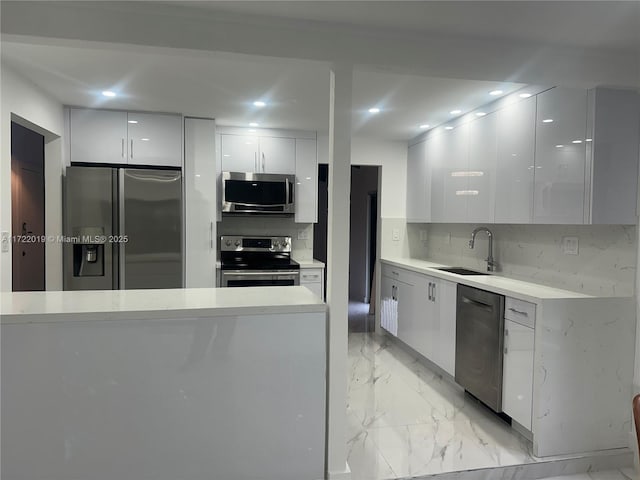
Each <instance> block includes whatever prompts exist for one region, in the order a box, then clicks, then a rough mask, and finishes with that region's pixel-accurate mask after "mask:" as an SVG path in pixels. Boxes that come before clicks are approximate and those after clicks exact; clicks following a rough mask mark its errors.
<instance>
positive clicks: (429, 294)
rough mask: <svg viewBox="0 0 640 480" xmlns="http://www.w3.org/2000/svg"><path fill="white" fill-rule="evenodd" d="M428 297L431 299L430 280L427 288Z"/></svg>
mask: <svg viewBox="0 0 640 480" xmlns="http://www.w3.org/2000/svg"><path fill="white" fill-rule="evenodd" d="M427 298H428V299H429V300H431V282H429V287H428V288H427Z"/></svg>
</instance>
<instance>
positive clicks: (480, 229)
mask: <svg viewBox="0 0 640 480" xmlns="http://www.w3.org/2000/svg"><path fill="white" fill-rule="evenodd" d="M480 232H484V233H486V234H487V237H488V238H489V254H488V255H487V271H489V272H495V270H496V267H497V266H498V264H497V263H496V262H495V260H494V259H493V233H492V232H491V230H489V229H488V228H487V227H478V228H476V229H475V230H474V231H473V232H471V240H469V248H471V249H472V248H473V247H474V246H475V242H476V235H477V234H478V233H480Z"/></svg>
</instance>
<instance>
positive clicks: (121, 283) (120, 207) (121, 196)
mask: <svg viewBox="0 0 640 480" xmlns="http://www.w3.org/2000/svg"><path fill="white" fill-rule="evenodd" d="M131 144H132V145H133V140H131ZM132 156H133V153H132ZM124 201H125V199H124V168H120V169H118V236H124V235H126V232H125V231H124V207H125V205H124ZM117 249H118V281H119V288H120V290H124V289H125V284H124V278H125V275H124V274H125V271H124V270H125V258H124V255H125V252H124V249H125V244H124V242H119V243H117Z"/></svg>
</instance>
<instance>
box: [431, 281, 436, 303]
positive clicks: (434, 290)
mask: <svg viewBox="0 0 640 480" xmlns="http://www.w3.org/2000/svg"><path fill="white" fill-rule="evenodd" d="M431 301H432V302H435V301H436V284H435V283H434V284H433V290H432V291H431Z"/></svg>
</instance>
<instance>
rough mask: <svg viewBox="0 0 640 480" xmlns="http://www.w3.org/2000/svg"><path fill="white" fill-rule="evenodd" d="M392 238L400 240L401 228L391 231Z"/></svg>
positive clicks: (396, 240)
mask: <svg viewBox="0 0 640 480" xmlns="http://www.w3.org/2000/svg"><path fill="white" fill-rule="evenodd" d="M391 239H392V240H393V241H394V242H398V241H400V230H398V229H397V228H394V229H393V230H392V231H391Z"/></svg>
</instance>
